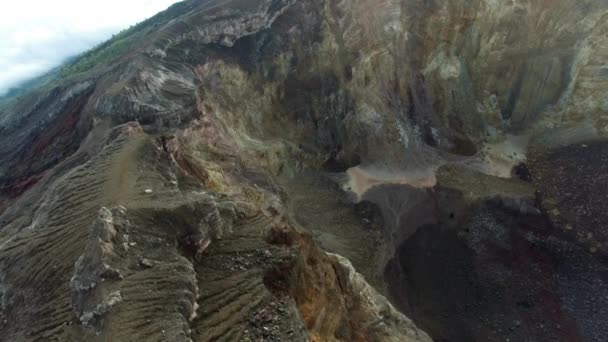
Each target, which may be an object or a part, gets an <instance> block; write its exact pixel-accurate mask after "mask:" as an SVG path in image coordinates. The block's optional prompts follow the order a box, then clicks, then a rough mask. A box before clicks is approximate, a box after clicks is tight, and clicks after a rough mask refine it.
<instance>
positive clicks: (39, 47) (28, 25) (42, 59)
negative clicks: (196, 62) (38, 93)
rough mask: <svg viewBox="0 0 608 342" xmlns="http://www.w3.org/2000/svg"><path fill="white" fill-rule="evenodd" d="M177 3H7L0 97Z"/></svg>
mask: <svg viewBox="0 0 608 342" xmlns="http://www.w3.org/2000/svg"><path fill="white" fill-rule="evenodd" d="M175 2H178V1H177V0H103V1H83V0H53V1H49V0H33V1H19V0H9V1H6V2H4V1H3V3H2V4H1V5H0V96H2V95H3V94H5V93H6V92H7V91H8V90H9V89H10V88H11V87H13V86H16V85H18V84H19V83H21V82H23V81H26V80H28V79H30V78H32V77H36V76H39V75H41V74H43V73H44V72H46V71H48V70H50V69H52V68H54V67H56V66H58V65H60V64H61V63H62V62H63V61H64V60H65V59H66V58H68V57H71V56H74V55H77V54H79V53H81V52H84V51H86V50H88V49H90V48H92V47H94V46H95V45H96V44H99V43H101V42H103V41H104V40H106V39H108V38H110V37H111V36H112V35H113V34H116V33H118V32H120V31H121V30H122V29H125V28H128V27H129V26H131V25H134V24H136V23H138V22H141V21H143V20H144V19H146V18H149V17H151V16H153V15H154V14H156V13H158V12H160V11H162V10H164V9H166V8H167V7H169V6H170V5H171V4H173V3H175Z"/></svg>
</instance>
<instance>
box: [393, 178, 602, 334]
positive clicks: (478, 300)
mask: <svg viewBox="0 0 608 342" xmlns="http://www.w3.org/2000/svg"><path fill="white" fill-rule="evenodd" d="M443 191H445V190H441V189H440V190H438V194H437V196H438V198H439V200H438V208H439V209H438V212H440V213H441V214H440V216H441V219H439V220H438V223H434V224H427V225H424V226H422V227H420V228H419V229H418V230H416V232H415V233H414V234H413V235H411V237H409V238H408V239H407V240H405V241H404V242H403V243H401V244H400V245H399V246H398V248H397V250H396V255H395V257H394V258H393V259H392V260H391V261H390V262H389V263H388V265H387V267H386V269H385V280H386V282H387V284H388V286H389V295H390V297H391V299H392V301H393V303H395V304H396V306H397V307H398V308H399V309H400V310H401V311H403V312H404V313H405V314H406V315H407V316H409V317H410V318H412V319H413V320H414V321H415V322H416V323H417V324H418V326H419V327H421V328H422V329H424V330H426V331H427V332H428V333H429V334H430V335H431V336H432V337H433V339H434V340H436V341H507V340H509V341H606V337H607V336H608V325H607V324H606V317H608V286H607V284H608V267H607V266H606V264H605V263H603V262H602V261H601V260H599V259H598V258H596V257H595V256H594V255H592V254H590V253H589V252H587V250H586V249H584V248H583V247H580V246H578V245H576V244H575V243H573V242H570V241H567V240H566V239H563V238H560V237H558V236H557V235H555V234H554V232H553V228H552V227H551V225H550V224H549V223H548V221H547V219H546V218H545V217H544V216H542V215H534V214H526V213H522V212H518V211H514V210H512V209H509V208H506V207H505V206H503V205H501V202H500V201H489V202H486V203H482V204H477V205H475V206H474V207H473V208H470V209H469V210H467V212H466V213H463V212H459V211H457V210H454V209H453V208H454V207H455V206H454V203H453V202H452V203H442V202H441V201H442V200H441V199H442V198H443V199H445V198H450V201H455V200H457V199H455V198H454V196H453V194H451V196H448V197H445V196H443V195H442V192H443ZM442 196H443V197H442ZM444 204H445V205H444ZM456 207H458V205H456ZM441 208H444V209H441ZM444 211H445V213H443V212H444Z"/></svg>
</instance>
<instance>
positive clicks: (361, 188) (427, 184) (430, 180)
mask: <svg viewBox="0 0 608 342" xmlns="http://www.w3.org/2000/svg"><path fill="white" fill-rule="evenodd" d="M529 142H530V136H529V135H506V137H505V139H504V140H502V141H500V142H497V143H493V144H486V145H485V146H484V147H483V148H482V149H481V150H480V152H479V153H477V155H475V156H472V157H463V156H455V155H448V154H445V153H443V154H442V153H440V152H438V151H437V150H434V149H429V148H425V149H423V150H422V151H419V152H417V153H412V152H410V155H412V156H416V155H417V154H418V155H422V154H425V157H424V158H423V159H424V160H425V161H426V162H424V163H414V162H412V163H411V164H410V165H407V167H405V168H389V167H386V166H376V165H359V166H355V167H352V168H350V169H348V170H347V171H346V173H345V176H346V177H345V178H344V180H343V181H342V188H343V189H344V190H345V191H348V192H351V193H353V194H354V195H355V197H356V201H360V200H361V199H362V197H363V195H364V194H365V193H366V192H368V191H369V190H370V189H371V188H373V187H376V186H379V185H382V184H397V185H410V186H412V187H415V188H431V187H434V186H435V185H436V184H437V176H436V171H437V170H438V169H439V167H441V166H443V165H446V164H457V165H462V166H465V167H466V168H468V169H471V170H472V171H476V172H479V173H482V174H486V175H489V176H495V177H500V178H511V177H512V170H513V167H514V166H516V165H518V164H521V163H525V162H526V152H527V149H528V144H529ZM429 154H431V155H430V156H429ZM417 159H419V158H413V159H412V160H413V161H414V160H417ZM414 164H417V165H414Z"/></svg>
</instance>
